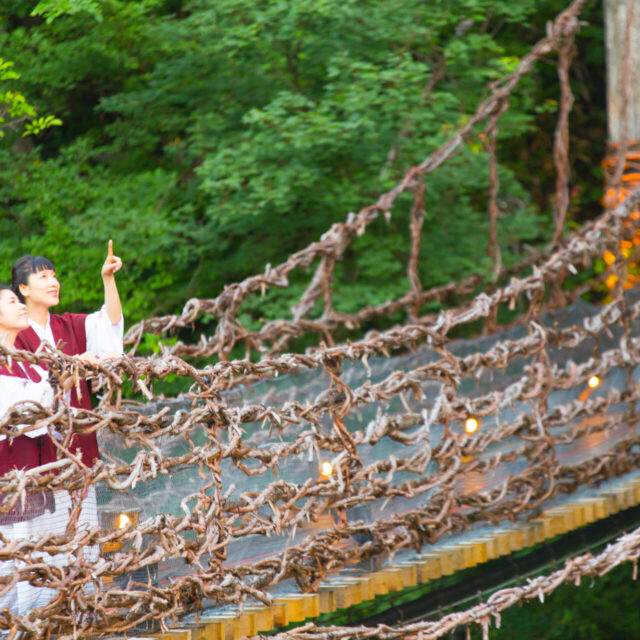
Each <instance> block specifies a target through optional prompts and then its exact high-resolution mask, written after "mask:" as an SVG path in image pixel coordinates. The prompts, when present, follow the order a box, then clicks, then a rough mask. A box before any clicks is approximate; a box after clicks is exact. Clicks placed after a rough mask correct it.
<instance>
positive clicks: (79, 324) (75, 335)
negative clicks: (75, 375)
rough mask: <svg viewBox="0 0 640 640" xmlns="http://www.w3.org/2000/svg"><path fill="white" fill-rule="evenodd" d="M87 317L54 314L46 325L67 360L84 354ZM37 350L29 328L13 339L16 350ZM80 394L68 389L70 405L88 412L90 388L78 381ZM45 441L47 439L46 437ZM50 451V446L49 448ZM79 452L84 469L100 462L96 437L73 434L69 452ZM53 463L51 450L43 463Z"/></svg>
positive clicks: (35, 336) (34, 333)
mask: <svg viewBox="0 0 640 640" xmlns="http://www.w3.org/2000/svg"><path fill="white" fill-rule="evenodd" d="M86 318H87V314H86V313H65V314H63V315H61V316H59V315H56V314H54V313H51V314H49V322H51V332H52V333H53V338H54V340H55V342H56V345H57V344H58V342H59V341H62V342H63V343H64V344H63V346H62V352H63V353H65V354H66V355H68V356H76V355H80V354H81V353H84V352H85V351H86V350H87V333H86V329H85V320H86ZM39 346H40V338H39V337H38V334H37V333H36V332H35V331H34V330H33V329H32V328H31V327H29V328H27V329H23V330H22V331H21V332H20V333H19V334H18V337H17V338H16V342H15V348H16V349H25V350H26V351H31V352H35V351H36V350H37V349H38V347H39ZM79 386H80V394H81V396H80V397H78V393H77V391H76V387H75V386H74V387H73V388H72V389H71V399H70V404H71V406H72V407H77V408H78V409H89V410H90V409H91V396H90V394H89V385H88V384H87V381H86V380H80V385H79ZM45 437H46V436H45ZM51 446H52V447H53V445H51ZM78 449H80V451H82V462H84V464H86V465H87V466H91V465H92V464H93V462H94V460H97V459H99V458H100V452H99V451H98V440H97V438H96V434H95V433H90V434H89V435H80V434H76V435H75V436H74V437H73V438H72V440H71V443H70V446H69V450H70V451H71V452H72V453H75V452H76V451H77V450H78ZM55 459H56V455H55V447H53V458H52V459H51V460H44V461H43V462H42V464H45V463H46V462H53V461H54V460H55Z"/></svg>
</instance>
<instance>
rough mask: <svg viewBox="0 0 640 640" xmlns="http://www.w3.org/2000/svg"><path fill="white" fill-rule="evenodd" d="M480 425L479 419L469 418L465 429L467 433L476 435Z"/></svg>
mask: <svg viewBox="0 0 640 640" xmlns="http://www.w3.org/2000/svg"><path fill="white" fill-rule="evenodd" d="M479 426H480V423H479V422H478V420H477V418H467V421H466V422H465V423H464V429H465V431H466V432H467V433H474V432H476V431H477V430H478V427H479Z"/></svg>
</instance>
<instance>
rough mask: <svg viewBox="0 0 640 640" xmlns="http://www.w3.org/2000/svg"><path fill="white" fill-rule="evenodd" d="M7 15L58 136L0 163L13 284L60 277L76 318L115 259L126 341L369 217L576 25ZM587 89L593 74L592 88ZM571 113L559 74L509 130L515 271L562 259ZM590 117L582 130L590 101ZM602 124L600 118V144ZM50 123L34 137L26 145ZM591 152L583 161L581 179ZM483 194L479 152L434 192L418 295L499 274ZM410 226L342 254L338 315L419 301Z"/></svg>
mask: <svg viewBox="0 0 640 640" xmlns="http://www.w3.org/2000/svg"><path fill="white" fill-rule="evenodd" d="M5 4H6V5H7V6H6V7H5V8H4V12H3V16H2V20H3V23H2V24H3V30H2V31H0V43H1V44H2V47H3V54H4V55H6V56H7V57H9V58H11V59H12V60H14V61H15V63H16V66H15V68H16V69H17V70H18V72H19V73H20V74H21V79H20V83H21V85H20V89H21V90H22V91H24V92H25V94H26V95H28V96H30V98H31V99H32V100H33V101H34V104H37V105H38V108H39V109H43V110H45V111H46V112H51V113H55V114H57V115H58V117H59V118H61V119H62V120H63V121H64V124H63V125H62V126H58V127H55V128H50V129H47V130H46V131H44V132H43V133H41V134H40V135H39V136H38V138H37V147H36V148H35V149H33V150H31V151H28V152H25V151H24V150H20V151H16V150H15V149H12V148H11V145H10V144H9V141H7V144H6V145H5V148H4V151H2V154H1V155H0V211H1V212H2V213H1V214H0V229H1V230H2V236H1V239H0V247H1V248H2V250H3V252H4V253H3V255H4V256H5V261H6V263H5V264H6V266H5V267H4V271H3V273H4V274H7V273H8V269H9V266H10V261H11V260H13V259H14V258H16V257H18V256H19V255H20V254H21V253H23V252H25V251H31V252H36V253H40V254H47V255H50V256H51V257H52V258H53V259H55V260H56V263H57V265H58V268H59V270H60V271H61V273H62V274H63V287H64V294H65V297H64V304H65V305H66V306H70V307H73V308H86V307H87V306H90V307H93V306H95V305H97V304H99V302H100V297H101V287H100V285H99V280H98V271H99V267H100V264H101V261H102V259H103V253H104V243H105V242H106V240H107V239H108V238H109V237H113V238H114V241H115V245H116V251H117V252H118V253H119V254H120V255H121V256H122V258H123V259H124V263H125V268H124V269H123V271H122V272H121V275H119V282H120V286H121V289H122V291H123V292H124V295H123V299H124V301H125V311H126V314H127V318H128V319H131V320H133V319H136V318H139V317H141V316H142V315H146V314H149V313H160V312H169V311H175V310H177V309H179V308H180V307H181V305H182V303H183V302H184V300H185V299H187V298H188V297H190V296H193V295H199V296H215V295H216V294H217V293H219V292H220V290H221V289H222V287H223V286H224V284H226V283H229V282H231V281H234V280H238V279H241V278H243V277H246V276H248V275H251V274H253V273H257V272H261V271H263V270H264V267H265V264H267V263H271V264H277V263H278V262H280V261H282V260H284V259H285V258H286V257H287V256H288V255H289V254H290V253H292V252H294V251H296V250H299V249H301V248H302V247H304V246H306V245H307V244H308V243H309V242H312V241H314V240H317V239H318V237H319V236H320V235H321V234H322V233H323V232H324V231H325V230H326V229H327V228H328V227H329V226H330V225H331V224H332V223H334V222H337V221H341V220H343V219H344V218H345V216H346V214H347V213H348V212H349V211H357V210H359V209H360V208H361V207H362V206H365V205H367V204H369V203H371V202H372V201H374V200H375V199H376V198H377V195H378V194H379V193H380V192H381V191H384V190H386V189H388V188H390V187H391V186H392V185H393V184H395V182H396V181H397V180H398V179H399V178H400V177H401V176H402V175H403V172H404V170H405V168H406V167H407V166H410V165H414V164H417V163H419V162H421V161H422V160H423V159H424V158H425V157H426V155H427V154H428V153H429V152H430V151H432V150H434V149H435V148H436V147H437V146H438V145H439V144H441V143H442V142H443V141H444V140H446V139H447V137H448V136H450V135H451V134H452V132H453V131H454V130H455V129H456V127H458V126H460V124H461V123H463V122H465V121H466V120H467V119H468V118H469V117H470V115H471V114H472V113H473V111H474V109H475V106H476V104H477V103H478V101H479V100H480V99H482V97H483V96H484V95H485V91H486V89H485V86H486V83H487V82H488V81H491V80H494V79H495V78H497V77H499V76H500V75H502V74H504V73H507V72H509V71H511V70H512V69H513V68H514V67H515V65H516V64H517V63H518V60H519V59H520V57H521V56H522V55H523V54H524V53H525V52H526V51H527V50H528V48H529V47H530V45H531V44H532V43H533V42H534V41H535V40H537V39H538V38H539V37H540V36H541V35H542V34H543V33H544V28H545V26H544V25H545V21H546V20H548V19H549V18H550V17H552V16H553V15H554V14H555V12H557V11H558V10H559V9H561V8H562V6H563V3H562V2H560V0H543V1H541V2H538V3H531V2H528V1H526V0H509V1H506V0H504V1H502V2H500V1H489V0H456V1H455V2H451V1H450V0H434V1H432V2H429V3H425V2H424V1H423V0H408V1H407V2H405V3H403V4H402V6H399V5H394V4H393V3H389V2H386V0H371V1H370V2H367V3H362V2H358V1H357V0H340V1H339V0H289V1H288V2H280V1H277V2H274V1H271V0H270V1H266V0H259V1H255V0H252V1H251V2H249V1H248V0H215V1H214V0H191V1H187V0H142V1H136V2H133V1H129V0H100V2H98V1H97V0H84V1H83V2H73V3H70V2H67V1H66V0H46V1H43V2H39V3H36V2H35V1H26V2H25V1H24V0H8V1H7V2H6V3H5ZM38 16H40V17H38ZM589 17H590V16H587V18H589ZM591 17H593V18H595V21H596V26H597V28H594V30H592V32H588V31H587V36H586V42H583V41H580V40H579V44H581V45H583V46H585V47H586V48H587V49H588V51H589V56H590V62H589V64H591V65H592V66H593V68H597V67H598V65H601V64H602V60H603V55H604V54H603V42H602V34H601V30H600V31H598V29H601V27H599V26H598V21H599V20H600V16H599V14H598V13H597V10H595V9H592V10H591ZM590 68H591V67H585V66H584V65H583V68H582V69H581V77H583V78H585V77H587V76H588V73H589V69H590ZM554 87H555V89H554ZM594 91H597V90H594ZM557 98H558V92H557V84H556V79H555V76H554V70H553V69H552V68H551V67H549V68H547V67H546V66H544V65H541V66H540V68H539V69H536V73H534V74H533V75H532V76H531V77H528V78H526V79H525V80H524V81H523V83H522V87H521V89H520V90H519V91H518V92H517V93H516V94H515V95H514V96H513V98H512V100H511V106H510V109H509V111H507V113H506V114H505V115H504V116H503V118H502V120H501V123H500V129H499V141H500V157H499V160H500V167H499V175H500V199H499V206H500V215H501V218H500V221H499V229H500V244H501V250H502V255H503V261H504V262H506V263H508V262H510V261H512V260H513V259H514V257H515V256H516V255H517V254H518V253H519V252H520V251H521V249H522V245H523V243H530V244H536V243H540V242H542V241H544V239H545V238H547V237H548V232H549V220H550V213H549V206H548V201H549V194H550V192H551V189H552V184H551V182H550V177H549V176H551V175H552V171H551V170H550V167H549V165H548V163H549V153H548V151H549V144H550V139H551V136H552V133H553V118H554V117H555V111H556V109H557ZM576 111H577V112H578V113H579V114H580V117H583V118H587V109H586V108H584V107H583V106H582V103H581V97H580V95H578V100H577V103H576ZM601 113H602V111H598V110H596V111H595V115H593V113H591V112H590V115H588V117H589V118H591V120H590V122H591V121H593V119H594V118H596V119H597V118H600V115H599V114H601ZM598 122H600V120H598ZM56 123H57V121H54V120H51V119H50V120H47V119H46V118H45V119H41V118H38V119H36V120H35V121H34V122H32V123H31V129H30V131H32V132H36V131H39V130H40V128H41V125H45V124H49V125H51V124H56ZM542 125H544V127H543V126H542ZM585 129H589V127H585ZM595 130H597V131H599V129H597V128H596V129H595ZM594 135H595V134H594ZM599 142H600V143H602V140H600V141H599ZM587 151H588V148H587V147H586V146H585V145H583V147H582V155H581V157H585V155H588V154H587ZM594 185H597V180H594V179H593V176H592V175H587V177H586V178H585V179H584V188H583V189H582V191H580V192H578V191H576V194H577V193H580V195H579V196H576V199H575V200H574V203H575V204H576V206H577V204H579V202H581V201H584V200H587V199H588V201H596V199H597V193H596V192H597V189H598V187H597V186H594ZM487 188H488V165H487V152H486V148H485V145H484V142H483V140H482V139H481V138H477V137H476V138H472V139H471V140H470V141H469V143H468V144H467V145H465V147H464V149H463V152H462V153H460V154H459V155H458V156H457V157H456V158H454V159H453V160H451V161H450V162H448V163H447V165H446V166H444V167H442V168H441V169H440V170H438V171H437V172H436V173H434V174H433V175H431V176H429V177H428V178H427V181H426V211H427V217H426V220H425V225H424V232H423V247H422V255H421V264H420V274H421V277H422V279H423V284H424V286H431V285H434V284H439V283H443V282H446V281H448V280H450V279H452V278H459V277H460V276H463V275H466V274H469V273H477V272H486V273H489V272H490V264H489V260H488V258H487V256H486V237H487V227H488V222H487V212H486V210H487V203H486V193H487ZM410 207H411V200H410V198H406V197H403V198H401V200H400V201H399V203H398V205H397V207H396V208H395V210H394V211H393V212H392V218H391V220H390V221H389V222H388V223H387V222H385V221H384V220H379V221H376V222H375V223H374V224H373V225H372V228H371V231H370V232H367V233H366V234H365V235H364V236H362V237H361V238H359V239H358V240H357V241H356V243H355V244H354V246H353V247H352V248H351V249H349V251H348V252H347V255H346V256H345V260H344V262H343V263H342V264H340V265H339V267H338V269H337V272H336V282H335V289H336V291H335V298H334V302H335V305H336V308H338V309H340V310H354V309H356V308H358V307H360V306H362V305H364V304H375V303H376V302H380V301H382V300H383V299H386V298H389V297H397V296H399V295H401V294H402V293H404V291H406V289H407V286H408V285H407V281H406V276H405V269H406V259H407V256H408V252H409V231H408V224H409V210H410ZM305 277H307V276H306V275H305V274H303V273H294V274H291V277H290V279H291V282H292V289H291V290H288V291H275V292H273V293H270V294H268V295H267V297H266V298H265V299H260V298H258V297H256V298H252V299H251V300H250V301H249V302H248V304H247V305H246V306H245V308H244V309H243V322H246V323H247V324H249V325H255V323H256V322H257V321H258V320H259V319H260V318H265V319H269V318H273V317H276V316H281V315H283V314H286V313H287V311H288V308H289V307H290V306H291V304H293V303H294V302H295V297H294V294H299V293H300V292H301V291H302V290H303V289H304V286H305ZM5 278H6V275H5ZM318 311H319V310H318Z"/></svg>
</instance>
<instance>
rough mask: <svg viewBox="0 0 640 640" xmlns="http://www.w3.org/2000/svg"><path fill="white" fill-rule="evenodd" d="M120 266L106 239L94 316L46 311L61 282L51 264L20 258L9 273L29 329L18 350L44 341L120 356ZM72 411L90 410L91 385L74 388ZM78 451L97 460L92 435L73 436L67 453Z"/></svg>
mask: <svg viewBox="0 0 640 640" xmlns="http://www.w3.org/2000/svg"><path fill="white" fill-rule="evenodd" d="M121 267H122V260H121V259H120V258H119V257H118V256H114V255H113V241H112V240H109V243H108V247H107V257H106V259H105V262H104V264H103V265H102V271H101V275H102V282H103V284H104V305H103V306H102V308H101V309H100V310H99V311H96V312H95V313H91V314H86V313H64V314H62V315H58V314H55V313H50V309H51V308H52V307H55V306H56V305H57V304H58V302H59V299H60V283H59V281H58V277H57V274H56V270H55V267H54V265H53V262H51V260H49V259H48V258H43V257H40V256H23V257H22V258H20V259H19V260H18V261H17V262H16V263H15V264H14V265H13V269H12V272H11V275H12V287H13V290H14V291H15V293H16V295H17V296H18V297H19V298H20V300H22V301H23V302H24V304H25V305H26V308H27V314H28V315H29V328H27V329H25V330H24V331H21V332H20V333H19V334H18V337H17V338H16V342H15V346H16V348H17V349H26V350H27V351H33V352H35V351H36V350H37V349H38V347H39V346H40V344H41V343H42V342H48V343H49V344H50V345H51V346H53V347H55V346H56V345H57V344H58V343H59V342H60V341H62V343H63V347H62V351H63V353H65V354H67V355H70V356H76V355H77V356H82V357H83V358H86V359H87V360H90V361H93V362H97V359H98V358H100V357H101V356H103V355H106V354H114V353H117V354H122V352H123V349H122V338H123V333H124V319H123V316H122V305H121V303H120V295H119V294H118V287H117V286H116V279H115V274H116V273H117V272H118V271H119V270H120V268H121ZM69 402H70V404H71V406H72V407H78V408H82V409H91V398H90V395H89V387H88V385H87V383H86V381H85V380H81V381H80V385H79V393H78V390H77V389H76V388H75V387H74V388H73V389H72V390H71V397H70V400H69ZM77 449H80V451H81V452H82V462H83V463H84V464H86V465H89V466H90V465H91V464H92V463H93V461H94V460H95V459H97V458H99V455H100V454H99V451H98V443H97V439H96V435H95V433H91V434H88V435H79V434H78V435H76V436H75V437H74V439H73V441H72V443H71V448H70V450H71V451H74V452H75V451H77Z"/></svg>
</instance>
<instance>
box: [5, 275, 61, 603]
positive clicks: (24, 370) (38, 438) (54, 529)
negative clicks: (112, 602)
mask: <svg viewBox="0 0 640 640" xmlns="http://www.w3.org/2000/svg"><path fill="white" fill-rule="evenodd" d="M28 326H29V319H28V316H27V310H26V308H25V306H24V304H22V303H21V302H20V301H19V300H18V298H17V296H16V295H15V293H14V292H13V291H12V290H11V289H10V288H9V287H7V286H6V285H0V336H1V337H2V340H3V341H4V344H5V345H6V346H8V347H13V346H15V341H16V337H17V335H18V332H19V331H21V330H23V329H25V328H26V327H28ZM53 395H54V394H53V389H52V388H51V386H50V385H49V382H48V376H47V372H46V370H45V369H43V368H41V367H38V366H31V365H29V364H27V363H25V362H17V361H15V360H14V361H13V362H11V363H7V364H4V365H2V366H1V367H0V423H3V422H5V421H6V420H7V417H8V416H7V413H8V411H9V410H12V409H13V408H14V405H15V409H13V410H14V411H15V413H13V414H11V421H10V422H9V423H8V424H9V425H10V426H11V427H13V428H15V429H19V428H20V426H21V425H20V408H19V407H20V405H21V404H22V403H25V402H35V403H38V404H40V405H42V406H44V407H48V406H50V405H51V403H52V401H53ZM52 456H54V457H55V448H54V445H53V443H52V442H51V440H50V439H49V436H48V434H47V428H46V427H38V428H36V429H34V428H31V429H30V430H28V431H26V432H25V433H24V434H22V435H20V436H16V437H12V438H7V436H6V435H4V434H1V435H0V475H3V474H5V473H7V472H9V471H12V470H14V469H31V468H33V467H37V466H39V465H41V464H44V462H45V460H46V459H48V458H51V457H52ZM63 493H65V494H66V492H61V491H57V492H56V495H58V494H59V495H62V494H63ZM64 501H65V502H69V498H68V497H67V496H66V495H65V496H64ZM55 511H56V501H55V497H54V493H53V492H51V491H38V492H33V493H27V496H26V499H25V500H24V501H22V500H20V501H19V502H18V503H17V504H16V505H15V506H14V507H13V508H12V509H11V510H9V511H7V512H3V513H0V533H2V535H3V537H4V538H5V539H6V540H9V541H11V540H17V539H26V538H29V537H31V536H32V535H34V534H36V535H37V534H40V535H42V534H44V533H55V534H58V533H64V531H65V528H66V525H67V521H68V515H67V512H66V511H58V512H57V513H54V512H55ZM41 557H42V558H43V560H45V561H46V562H51V563H54V564H57V563H56V561H55V560H54V559H52V558H51V557H50V556H49V555H48V554H47V553H44V552H43V553H42V554H41ZM18 564H19V563H18ZM16 566H17V565H16V563H15V562H14V561H11V560H7V561H3V562H0V575H3V576H6V575H12V574H14V573H15V569H16ZM3 591H4V590H3V589H2V587H0V609H3V608H4V607H9V608H10V610H11V611H12V612H13V613H15V614H17V615H24V614H25V613H26V612H27V611H29V610H30V609H31V608H33V607H35V606H40V605H44V604H46V603H47V602H48V601H49V600H50V599H51V598H52V597H53V596H54V595H55V591H54V590H53V589H48V588H41V587H34V586H32V585H31V584H29V582H28V581H26V580H21V581H19V582H17V583H15V584H13V585H11V586H10V587H9V588H8V589H7V590H6V592H3Z"/></svg>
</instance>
